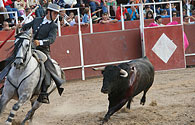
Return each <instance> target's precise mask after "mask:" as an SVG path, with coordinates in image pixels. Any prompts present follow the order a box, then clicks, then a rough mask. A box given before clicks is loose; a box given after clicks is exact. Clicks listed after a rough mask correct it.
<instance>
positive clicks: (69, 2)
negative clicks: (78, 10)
mask: <svg viewBox="0 0 195 125" xmlns="http://www.w3.org/2000/svg"><path fill="white" fill-rule="evenodd" d="M64 2H65V3H66V5H65V8H73V7H79V4H77V0H64Z"/></svg>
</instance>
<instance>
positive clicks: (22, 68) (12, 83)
mask: <svg viewBox="0 0 195 125" xmlns="http://www.w3.org/2000/svg"><path fill="white" fill-rule="evenodd" d="M31 41H32V40H31V39H30V37H29V35H28V34H27V33H21V34H20V35H17V37H16V40H15V46H14V51H13V54H15V55H16V58H15V61H14V63H13V64H12V66H11V69H10V71H9V73H8V75H7V77H6V80H5V83H4V88H3V92H2V96H1V98H0V114H2V112H3V110H4V109H5V107H6V105H7V103H8V102H9V101H10V100H11V99H16V100H18V101H17V103H15V104H14V105H13V107H12V110H11V112H10V114H9V116H8V119H7V120H6V122H5V124H6V125H11V124H12V120H13V119H14V116H15V114H16V112H17V111H18V109H19V108H20V107H21V106H22V105H23V104H24V103H25V102H26V101H28V100H30V101H31V106H32V108H31V110H30V111H29V112H28V113H27V115H26V117H25V119H24V120H23V121H22V123H21V124H22V125H24V124H25V122H27V121H29V120H32V116H33V115H34V113H35V110H36V109H38V108H39V107H40V106H41V104H42V103H40V102H38V101H37V98H38V95H39V94H40V91H41V89H40V86H41V82H42V80H43V77H41V74H44V72H43V70H41V68H40V63H38V60H37V58H35V57H34V56H33V52H32V49H31ZM53 61H54V60H53ZM54 64H57V63H56V62H55V61H54ZM55 68H56V70H57V73H58V75H59V76H60V77H61V78H62V79H64V80H65V76H64V73H63V71H62V70H61V69H60V67H59V66H58V65H55ZM41 71H42V72H41ZM42 76H44V75H42ZM55 88H56V86H55V83H54V82H53V81H52V83H51V86H50V89H49V92H48V93H49V94H51V93H52V92H53V91H54V89H55Z"/></svg>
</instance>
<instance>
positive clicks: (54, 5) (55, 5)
mask: <svg viewBox="0 0 195 125" xmlns="http://www.w3.org/2000/svg"><path fill="white" fill-rule="evenodd" d="M47 9H48V10H52V11H55V12H58V13H59V12H60V6H58V5H57V4H53V3H50V4H49V5H48V7H47Z"/></svg>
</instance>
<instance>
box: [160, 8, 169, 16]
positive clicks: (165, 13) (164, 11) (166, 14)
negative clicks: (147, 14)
mask: <svg viewBox="0 0 195 125" xmlns="http://www.w3.org/2000/svg"><path fill="white" fill-rule="evenodd" d="M161 17H162V18H169V17H170V15H168V13H167V10H166V9H164V10H163V11H162V12H161Z"/></svg>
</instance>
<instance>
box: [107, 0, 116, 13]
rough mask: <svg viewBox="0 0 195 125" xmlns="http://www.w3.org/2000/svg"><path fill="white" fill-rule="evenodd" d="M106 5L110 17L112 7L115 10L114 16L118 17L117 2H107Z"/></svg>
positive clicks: (113, 0)
mask: <svg viewBox="0 0 195 125" xmlns="http://www.w3.org/2000/svg"><path fill="white" fill-rule="evenodd" d="M106 5H107V9H108V15H109V16H111V15H110V7H111V6H112V8H113V10H114V15H116V10H117V2H116V0H106Z"/></svg>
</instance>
